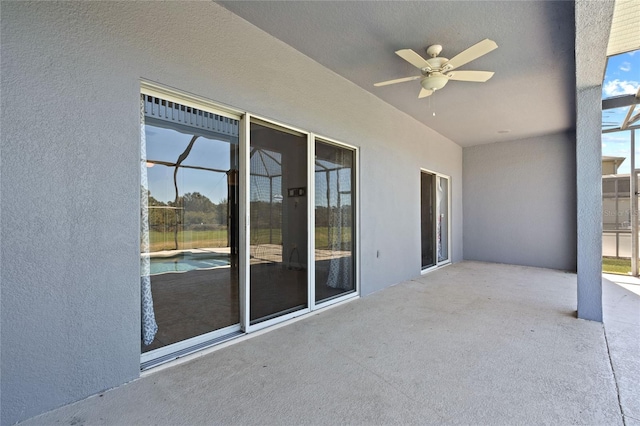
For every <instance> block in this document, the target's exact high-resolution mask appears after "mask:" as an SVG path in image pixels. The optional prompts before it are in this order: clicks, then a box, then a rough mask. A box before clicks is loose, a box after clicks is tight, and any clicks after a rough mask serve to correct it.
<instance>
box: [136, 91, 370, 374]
mask: <svg viewBox="0 0 640 426" xmlns="http://www.w3.org/2000/svg"><path fill="white" fill-rule="evenodd" d="M142 92H143V93H142V95H141V145H140V148H141V151H140V154H141V155H140V237H141V238H140V298H141V368H142V369H147V368H150V367H152V366H154V365H157V364H160V363H162V362H165V361H168V360H171V359H175V358H177V357H181V356H184V355H186V354H189V353H191V352H194V351H196V350H199V349H202V348H205V347H208V346H211V345H214V344H216V343H219V342H222V341H224V340H227V339H230V338H233V337H235V336H238V335H241V334H243V333H251V332H253V331H256V330H259V329H261V328H264V327H268V326H270V325H272V324H275V323H277V322H281V321H285V320H287V319H289V318H293V317H295V316H297V315H302V314H304V313H308V312H311V311H313V310H314V309H317V308H321V307H324V306H327V305H329V304H331V303H336V302H339V301H341V300H344V299H347V298H349V297H353V296H354V295H356V294H357V290H358V286H357V262H356V249H357V244H356V242H357V238H356V228H357V220H356V219H357V216H356V200H357V197H356V192H357V179H356V163H357V156H356V153H357V151H356V148H353V147H346V146H344V145H341V144H338V143H336V142H330V141H328V140H325V139H319V138H316V137H315V136H314V135H311V134H309V133H305V132H301V131H296V130H293V129H291V128H288V127H286V126H283V125H277V124H273V123H271V122H268V121H265V120H261V119H258V118H255V117H251V116H250V115H249V114H238V113H235V112H233V111H230V110H227V109H224V108H222V107H217V106H216V105H213V104H210V103H209V102H207V101H206V100H202V99H197V98H193V97H190V96H188V95H182V94H179V93H177V92H174V91H172V90H171V89H166V88H159V87H156V86H154V85H153V84H151V83H149V84H147V83H145V84H143V90H142Z"/></svg>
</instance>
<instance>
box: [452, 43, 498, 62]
mask: <svg viewBox="0 0 640 426" xmlns="http://www.w3.org/2000/svg"><path fill="white" fill-rule="evenodd" d="M497 48H498V45H497V44H496V42H495V41H493V40H489V39H488V38H485V39H484V40H482V41H481V42H479V43H476V44H474V45H473V46H471V47H470V48H468V49H467V50H464V51H462V52H460V53H458V54H457V55H456V56H454V57H453V58H451V59H450V60H449V62H447V63H446V64H444V67H445V69H448V70H452V69H455V68H458V67H460V66H462V65H464V64H466V63H468V62H471V61H473V60H474V59H477V58H479V57H480V56H482V55H486V54H487V53H489V52H491V51H492V50H494V49H497Z"/></svg>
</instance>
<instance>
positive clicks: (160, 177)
mask: <svg viewBox="0 0 640 426" xmlns="http://www.w3.org/2000/svg"><path fill="white" fill-rule="evenodd" d="M143 98H144V99H145V101H146V102H145V124H144V139H145V140H146V153H143V161H144V164H145V165H146V173H145V174H146V176H145V177H146V182H145V181H144V180H143V191H146V204H143V206H142V209H143V221H144V222H145V224H144V225H146V226H144V227H143V228H146V229H147V234H146V235H143V241H144V240H145V239H146V241H147V242H148V246H147V247H144V244H143V247H142V250H141V252H142V264H143V278H145V276H144V275H145V274H148V276H147V277H148V279H149V280H150V283H151V294H152V296H153V306H152V309H153V311H154V315H155V319H156V321H157V325H158V330H157V334H155V336H145V332H144V327H143V345H142V351H143V352H147V351H149V350H152V349H157V348H160V347H163V346H166V345H169V344H173V343H176V342H179V341H182V340H185V339H188V338H191V337H195V336H199V335H202V334H205V333H208V332H211V331H214V330H218V329H221V328H224V327H227V326H230V325H234V324H238V322H239V296H238V267H237V264H238V262H237V256H238V246H237V243H238V209H237V200H238V192H237V191H238V187H237V175H238V122H237V121H236V120H232V119H228V118H225V117H220V116H217V115H215V114H211V113H207V112H203V111H200V110H197V109H193V108H186V107H184V106H182V105H179V104H172V103H170V102H166V101H163V100H159V99H156V98H152V97H149V96H144V97H143ZM163 108H164V109H163ZM180 114H182V115H180ZM185 115H186V116H187V118H189V116H190V117H192V118H193V119H192V120H189V119H185V118H184V117H185ZM176 117H180V121H179V122H178V120H176V119H175V118H176ZM187 123H188V124H187ZM222 125H224V126H225V127H224V129H215V126H222ZM207 126H209V127H210V128H209V129H208V128H207ZM212 126H213V127H214V128H211V127H212ZM214 130H215V131H214ZM145 184H146V187H145ZM143 199H144V197H143ZM145 309H149V307H148V306H147V307H145V306H144V300H143V312H144V311H145ZM150 338H153V339H152V340H151V341H149V339H150ZM145 340H146V342H145ZM145 343H147V344H145Z"/></svg>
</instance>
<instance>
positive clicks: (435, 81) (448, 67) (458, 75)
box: [374, 38, 498, 98]
mask: <svg viewBox="0 0 640 426" xmlns="http://www.w3.org/2000/svg"><path fill="white" fill-rule="evenodd" d="M497 48H498V45H497V44H496V42H495V41H493V40H489V39H488V38H487V39H484V40H482V41H481V42H479V43H476V44H474V45H473V46H471V47H470V48H468V49H467V50H464V51H462V52H460V53H458V54H457V55H456V56H454V57H453V58H451V59H447V58H442V57H439V56H438V55H439V54H440V52H442V46H440V45H439V44H434V45H433V46H429V47H428V48H427V55H429V59H424V58H423V57H422V56H420V55H418V54H417V53H416V52H414V51H413V50H411V49H402V50H398V51H396V55H398V56H400V57H401V58H402V59H404V60H405V61H407V62H409V63H410V64H411V65H413V66H414V67H416V68H418V69H419V70H420V73H421V75H416V76H413V77H405V78H398V79H396V80H389V81H383V82H380V83H376V84H374V86H376V87H380V86H387V85H389V84H396V83H404V82H405V81H413V80H418V79H420V85H421V86H422V89H421V90H420V93H419V94H418V98H424V97H427V96H429V95H431V94H433V92H434V91H436V90H440V89H442V88H443V87H444V86H445V85H446V84H447V83H448V82H449V80H456V81H472V82H477V83H484V82H485V81H487V80H489V79H490V78H491V77H492V76H493V74H494V73H493V72H491V71H454V70H455V69H456V68H458V67H460V66H462V65H464V64H466V63H468V62H471V61H473V60H474V59H477V58H479V57H480V56H483V55H486V54H487V53H489V52H491V51H492V50H494V49H497Z"/></svg>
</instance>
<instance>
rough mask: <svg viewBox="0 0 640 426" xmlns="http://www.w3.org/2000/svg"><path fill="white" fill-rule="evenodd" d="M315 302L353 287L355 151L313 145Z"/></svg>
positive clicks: (322, 144)
mask: <svg viewBox="0 0 640 426" xmlns="http://www.w3.org/2000/svg"><path fill="white" fill-rule="evenodd" d="M315 150H316V152H315V261H316V262H315V267H316V273H315V301H316V303H321V302H324V301H327V300H331V299H334V298H336V297H339V296H341V295H343V294H346V293H349V292H353V291H355V289H356V286H355V256H354V241H355V238H354V232H355V215H354V212H355V208H354V205H355V192H354V190H353V188H354V187H355V151H354V150H352V149H348V148H345V147H342V146H338V145H334V144H331V143H328V142H324V141H322V140H318V139H316V142H315Z"/></svg>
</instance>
